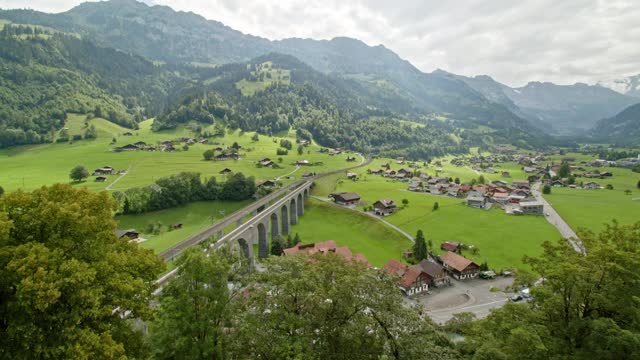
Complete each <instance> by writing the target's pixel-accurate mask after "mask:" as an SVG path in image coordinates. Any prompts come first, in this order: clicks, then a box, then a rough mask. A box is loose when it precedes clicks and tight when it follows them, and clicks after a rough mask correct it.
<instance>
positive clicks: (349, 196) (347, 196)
mask: <svg viewBox="0 0 640 360" xmlns="http://www.w3.org/2000/svg"><path fill="white" fill-rule="evenodd" d="M333 198H334V199H342V201H355V200H360V195H358V194H356V193H354V192H343V193H337V194H333Z"/></svg>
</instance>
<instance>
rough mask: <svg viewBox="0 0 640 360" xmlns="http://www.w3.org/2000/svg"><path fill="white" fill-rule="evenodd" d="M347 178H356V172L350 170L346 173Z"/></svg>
mask: <svg viewBox="0 0 640 360" xmlns="http://www.w3.org/2000/svg"><path fill="white" fill-rule="evenodd" d="M347 179H349V180H358V174H356V173H352V172H348V173H347Z"/></svg>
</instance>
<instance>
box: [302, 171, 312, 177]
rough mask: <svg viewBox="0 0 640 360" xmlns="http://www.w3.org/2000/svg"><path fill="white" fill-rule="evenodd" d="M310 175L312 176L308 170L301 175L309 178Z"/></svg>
mask: <svg viewBox="0 0 640 360" xmlns="http://www.w3.org/2000/svg"><path fill="white" fill-rule="evenodd" d="M312 176H313V173H310V172H306V173H304V175H302V177H303V178H310V177H312Z"/></svg>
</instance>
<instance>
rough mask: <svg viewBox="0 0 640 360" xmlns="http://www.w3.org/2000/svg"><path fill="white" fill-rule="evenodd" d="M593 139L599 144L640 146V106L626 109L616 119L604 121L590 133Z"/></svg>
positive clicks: (636, 105)
mask: <svg viewBox="0 0 640 360" xmlns="http://www.w3.org/2000/svg"><path fill="white" fill-rule="evenodd" d="M590 136H591V137H592V139H594V140H595V141H598V142H604V143H610V144H621V145H632V146H639V145H640V104H635V105H632V106H629V107H628V108H626V109H624V110H623V111H622V112H620V113H619V114H617V115H616V116H614V117H611V118H608V119H602V120H600V121H599V122H598V124H597V125H596V127H595V128H594V129H593V130H591V131H590Z"/></svg>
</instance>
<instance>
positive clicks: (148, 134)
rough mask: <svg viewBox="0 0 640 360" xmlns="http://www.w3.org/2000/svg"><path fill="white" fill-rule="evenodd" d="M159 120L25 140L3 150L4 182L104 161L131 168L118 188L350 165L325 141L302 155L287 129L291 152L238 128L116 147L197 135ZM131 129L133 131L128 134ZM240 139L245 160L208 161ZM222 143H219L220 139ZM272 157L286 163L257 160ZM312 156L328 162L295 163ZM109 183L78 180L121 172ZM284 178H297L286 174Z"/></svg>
mask: <svg viewBox="0 0 640 360" xmlns="http://www.w3.org/2000/svg"><path fill="white" fill-rule="evenodd" d="M152 121H153V120H147V121H144V122H142V123H141V124H140V129H139V130H128V129H125V128H122V127H120V126H118V125H116V124H113V123H111V122H108V121H106V120H103V119H92V120H89V124H93V125H94V126H95V127H96V129H97V131H98V138H97V139H95V140H81V141H75V142H73V143H58V144H41V145H29V146H20V147H15V148H10V149H3V150H0V169H2V170H1V171H0V185H1V186H2V187H4V189H5V190H6V191H12V190H16V189H19V188H22V189H25V190H30V189H34V188H37V187H40V186H42V185H48V184H53V183H69V181H70V180H69V171H70V170H71V168H73V167H74V166H76V165H84V166H86V167H87V168H88V169H89V171H90V172H91V171H93V169H96V168H99V167H102V166H107V165H109V166H113V167H114V168H115V169H117V170H126V169H129V171H128V173H127V175H126V176H124V177H122V179H120V180H119V181H118V182H117V183H116V184H114V185H112V187H111V189H112V190H123V189H126V188H129V187H134V186H144V185H148V184H151V183H152V182H153V181H154V180H156V179H158V178H160V177H163V176H167V175H171V174H175V173H178V172H181V171H195V172H200V173H201V174H202V175H203V176H205V177H211V176H217V177H222V175H219V171H220V170H222V169H224V168H227V167H228V168H230V169H231V170H233V171H234V172H243V173H244V174H245V175H248V176H254V177H255V178H256V180H263V179H272V178H276V177H280V176H283V175H286V174H289V173H292V176H293V177H295V178H300V176H302V174H303V173H304V172H306V171H313V172H316V173H322V172H327V171H331V170H335V169H339V168H344V167H347V166H349V163H347V162H346V161H345V158H346V155H345V156H335V157H331V156H328V155H326V154H322V153H319V152H318V150H319V149H320V147H318V146H316V145H315V144H312V145H310V146H308V147H306V148H305V153H304V154H303V155H298V154H297V151H296V147H295V138H294V137H292V136H290V135H289V134H285V135H286V136H287V138H288V139H289V140H291V141H292V142H293V143H294V148H293V150H290V151H289V154H288V155H283V156H278V155H276V150H277V149H278V147H279V145H278V143H277V141H279V140H278V139H279V138H278V139H276V142H274V141H273V140H274V139H275V138H270V137H267V136H260V137H259V138H260V139H259V141H258V142H253V141H251V137H252V135H253V133H249V132H247V133H241V132H240V131H235V132H233V133H227V134H226V135H225V136H224V137H216V138H211V139H210V143H209V145H203V144H196V145H193V146H191V147H190V148H189V150H188V151H183V150H182V149H181V146H176V148H177V151H175V152H160V151H155V152H148V151H125V152H120V153H116V152H112V151H111V149H112V148H113V147H114V146H123V145H126V144H132V143H135V142H138V141H144V142H146V143H148V144H156V143H158V142H161V141H164V140H173V139H177V138H180V137H183V136H184V137H195V135H194V134H193V132H191V131H190V130H189V129H187V128H184V127H181V128H178V129H177V130H172V131H160V132H152V131H151V124H152ZM84 123H85V117H84V116H81V115H73V114H71V115H69V121H68V123H67V127H68V128H69V132H70V134H71V135H74V134H81V133H82V132H83V131H84V128H85V125H84ZM129 131H131V132H132V133H133V136H123V134H124V133H126V132H129ZM112 138H115V139H116V141H117V142H116V144H115V145H111V144H110V143H111V140H112ZM234 142H238V143H239V144H240V145H241V146H242V149H241V151H240V153H241V155H242V157H241V159H240V160H237V161H234V160H228V161H204V160H203V158H202V153H203V152H204V151H205V150H207V149H211V148H214V147H216V146H222V147H224V146H225V145H226V146H230V145H231V144H233V143H234ZM214 143H218V144H219V145H214ZM263 157H270V158H271V159H273V160H274V161H275V162H277V160H276V159H278V157H281V158H282V163H279V164H278V165H280V166H281V169H271V168H257V167H256V166H255V163H256V161H257V160H258V159H260V158H263ZM302 159H306V160H309V161H310V162H312V163H313V162H322V163H323V164H322V165H316V166H308V167H301V168H300V169H298V170H296V167H295V165H293V163H294V162H295V161H296V160H302ZM107 178H108V180H107V181H106V182H104V183H97V182H95V181H94V177H90V178H89V179H88V180H87V181H85V182H82V183H80V184H77V185H76V186H86V187H88V188H89V189H91V190H103V189H105V188H107V187H108V186H109V185H110V184H112V183H114V181H115V180H116V179H117V178H118V175H109V176H107ZM281 180H282V181H283V182H285V183H286V182H288V181H293V180H287V179H284V178H283V179H281Z"/></svg>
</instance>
